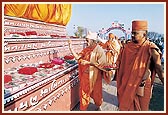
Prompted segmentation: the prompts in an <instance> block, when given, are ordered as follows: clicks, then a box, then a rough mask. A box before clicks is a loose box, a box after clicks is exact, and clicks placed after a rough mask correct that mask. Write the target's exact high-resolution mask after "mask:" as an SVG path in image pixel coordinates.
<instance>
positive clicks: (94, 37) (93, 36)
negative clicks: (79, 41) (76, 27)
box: [86, 31, 97, 40]
mask: <svg viewBox="0 0 168 115" xmlns="http://www.w3.org/2000/svg"><path fill="white" fill-rule="evenodd" d="M86 38H88V39H91V40H97V33H96V32H91V31H88V34H87V36H86Z"/></svg>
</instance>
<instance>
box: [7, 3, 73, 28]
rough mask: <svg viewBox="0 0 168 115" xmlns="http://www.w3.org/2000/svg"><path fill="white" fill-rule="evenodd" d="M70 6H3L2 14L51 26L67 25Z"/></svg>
mask: <svg viewBox="0 0 168 115" xmlns="http://www.w3.org/2000/svg"><path fill="white" fill-rule="evenodd" d="M71 13H72V5H71V4H5V6H4V14H5V15H8V16H15V17H20V18H25V19H31V20H38V21H43V22H46V23H51V24H58V25H64V26H65V25H67V23H68V22H69V20H70V17H71Z"/></svg>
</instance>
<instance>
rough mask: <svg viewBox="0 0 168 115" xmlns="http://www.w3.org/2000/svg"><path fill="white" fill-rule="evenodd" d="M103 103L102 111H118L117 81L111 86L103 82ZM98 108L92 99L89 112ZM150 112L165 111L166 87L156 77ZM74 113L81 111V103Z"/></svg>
mask: <svg viewBox="0 0 168 115" xmlns="http://www.w3.org/2000/svg"><path fill="white" fill-rule="evenodd" d="M103 99H104V101H103V103H102V111H107V112H114V111H116V112H117V111H118V100H117V89H116V81H112V82H111V83H110V84H106V83H105V82H104V81H103ZM95 109H96V106H95V105H94V102H93V100H92V99H91V101H90V104H89V107H88V109H87V111H95ZM149 109H150V110H149V111H164V87H163V85H162V84H161V82H160V80H159V79H158V77H156V80H155V83H154V90H153V96H152V99H151V103H150V107H149ZM72 111H79V103H78V104H77V105H76V107H75V108H74V109H73V110H72Z"/></svg>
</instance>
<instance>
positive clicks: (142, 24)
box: [132, 20, 148, 31]
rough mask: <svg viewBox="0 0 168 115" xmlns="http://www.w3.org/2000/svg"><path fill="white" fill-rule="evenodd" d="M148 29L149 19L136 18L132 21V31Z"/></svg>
mask: <svg viewBox="0 0 168 115" xmlns="http://www.w3.org/2000/svg"><path fill="white" fill-rule="evenodd" d="M147 29H148V23H147V21H143V20H142V21H141V20H136V21H132V31H134V30H147Z"/></svg>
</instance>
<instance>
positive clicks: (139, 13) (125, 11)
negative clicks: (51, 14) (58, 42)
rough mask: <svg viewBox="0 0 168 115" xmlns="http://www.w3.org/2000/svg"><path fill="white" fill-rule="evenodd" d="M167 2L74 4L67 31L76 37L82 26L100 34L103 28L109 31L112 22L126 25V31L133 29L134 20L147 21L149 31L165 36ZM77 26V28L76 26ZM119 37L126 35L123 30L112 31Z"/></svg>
mask: <svg viewBox="0 0 168 115" xmlns="http://www.w3.org/2000/svg"><path fill="white" fill-rule="evenodd" d="M165 18H166V5H165V2H150V3H145V4H144V3H137V2H134V3H133V2H130V3H129V2H127V3H122V2H121V3H114V2H108V3H107V2H101V3H97V2H93V3H86V2H83V3H72V15H71V19H70V21H69V22H68V24H67V26H66V29H67V33H68V35H74V31H75V28H74V27H77V26H81V27H84V28H87V30H90V31H93V32H98V31H99V30H101V29H102V28H105V29H108V28H109V27H111V25H112V22H114V21H118V22H119V23H123V24H124V29H125V30H128V28H130V29H131V23H132V21H133V20H147V21H148V31H150V32H157V33H159V34H164V32H165V31H166V30H165V25H166V23H165V21H166V19H165ZM74 25H75V26H74ZM110 32H112V33H114V34H116V35H117V36H118V37H121V36H123V35H124V33H123V32H122V31H121V30H111V31H110Z"/></svg>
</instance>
